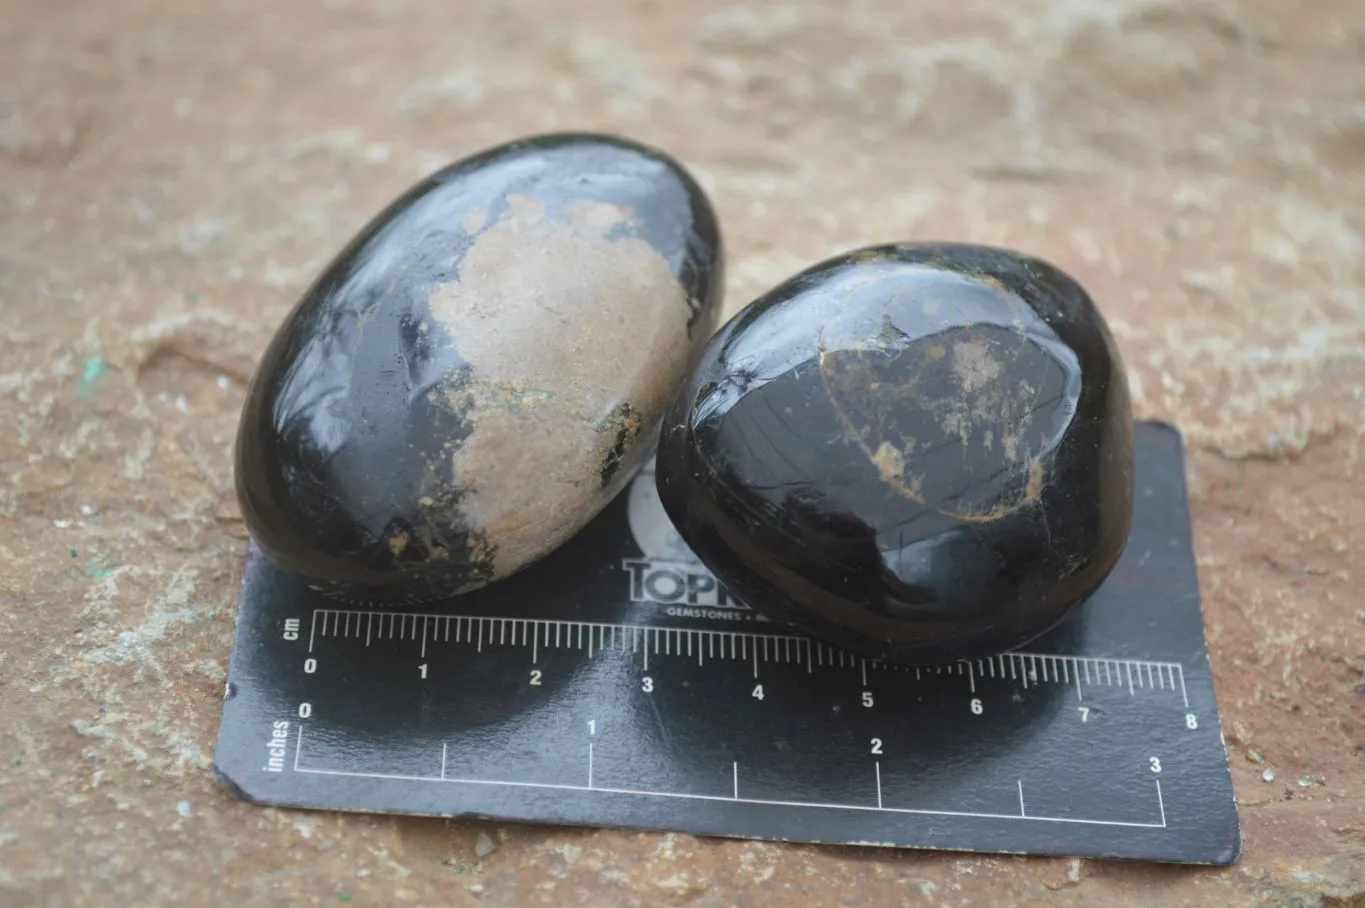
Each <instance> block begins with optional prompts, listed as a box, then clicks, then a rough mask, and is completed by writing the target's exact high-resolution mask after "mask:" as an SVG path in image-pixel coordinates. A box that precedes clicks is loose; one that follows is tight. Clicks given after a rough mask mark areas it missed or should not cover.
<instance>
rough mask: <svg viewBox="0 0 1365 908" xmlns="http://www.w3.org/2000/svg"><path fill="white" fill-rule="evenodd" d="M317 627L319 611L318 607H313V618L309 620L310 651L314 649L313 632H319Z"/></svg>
mask: <svg viewBox="0 0 1365 908" xmlns="http://www.w3.org/2000/svg"><path fill="white" fill-rule="evenodd" d="M317 629H318V611H317V609H313V620H312V621H310V622H308V652H310V653H311V652H312V651H313V634H315V633H316V632H317Z"/></svg>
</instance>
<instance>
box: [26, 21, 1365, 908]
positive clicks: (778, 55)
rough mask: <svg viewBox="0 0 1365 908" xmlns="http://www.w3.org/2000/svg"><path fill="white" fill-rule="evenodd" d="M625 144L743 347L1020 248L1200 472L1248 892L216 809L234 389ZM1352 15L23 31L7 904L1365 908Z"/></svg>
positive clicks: (1364, 523) (1238, 873) (233, 544)
mask: <svg viewBox="0 0 1365 908" xmlns="http://www.w3.org/2000/svg"><path fill="white" fill-rule="evenodd" d="M560 128H589V129H605V130H613V131H619V132H622V133H625V134H627V135H631V136H634V137H636V138H639V139H643V140H645V141H648V142H652V143H656V144H658V145H660V146H663V147H665V148H667V149H669V150H670V151H672V152H673V153H674V154H676V155H678V156H679V157H680V158H682V159H683V160H684V161H686V162H687V163H688V165H689V166H690V167H692V168H693V169H694V170H695V172H696V173H697V174H698V176H699V177H700V178H701V179H702V181H703V183H704V184H705V186H706V188H707V189H708V191H709V192H710V193H711V195H712V198H713V200H714V201H715V203H716V205H717V207H718V209H719V211H720V214H721V217H722V219H723V224H724V226H725V231H726V238H727V240H728V250H729V262H730V267H729V278H730V279H729V290H728V311H731V312H733V311H734V310H735V309H737V308H738V307H739V306H741V305H743V303H744V302H746V301H747V300H748V299H750V298H751V297H753V296H754V295H756V294H757V293H758V292H760V291H761V290H763V289H764V288H766V287H767V286H769V285H771V284H773V283H775V282H777V281H779V280H781V279H782V278H784V277H785V276H787V275H789V274H790V273H792V272H794V271H795V270H797V269H799V268H801V267H804V266H805V265H807V264H810V263H813V262H814V261H816V260H818V259H820V258H822V257H824V256H826V255H828V254H831V253H834V252H836V251H839V250H843V249H848V248H852V247H855V246H858V245H862V244H865V243H871V242H877V241H887V240H896V239H960V240H970V241H979V242H989V243H1000V244H1006V245H1012V246H1016V247H1019V248H1022V249H1025V250H1027V251H1029V252H1032V253H1035V254H1038V255H1041V256H1043V257H1046V258H1049V259H1051V260H1053V261H1055V262H1056V263H1057V264H1059V265H1061V266H1062V267H1063V268H1065V269H1066V270H1068V271H1070V272H1071V273H1073V274H1074V275H1075V276H1077V277H1078V278H1079V279H1080V280H1081V281H1082V282H1083V283H1084V284H1085V285H1086V286H1087V287H1088V288H1089V289H1090V290H1091V292H1092V293H1093V295H1094V296H1095V298H1096V299H1097V300H1098V301H1099V302H1100V304H1101V306H1102V307H1103V308H1104V310H1105V312H1106V313H1107V315H1108V317H1109V318H1110V320H1111V323H1112V325H1113V326H1114V328H1115V331H1116V333H1117V336H1118V337H1119V339H1120V341H1121V344H1122V347H1123V351H1124V354H1125V356H1126V359H1127V362H1128V365H1129V367H1130V369H1131V372H1132V376H1133V383H1134V389H1135V395H1136V404H1137V407H1138V410H1139V413H1140V415H1142V416H1150V417H1160V418H1163V419H1168V420H1171V421H1173V422H1175V423H1176V424H1177V425H1178V426H1179V427H1180V428H1181V429H1182V430H1183V431H1184V433H1185V434H1186V437H1187V440H1188V442H1189V445H1190V455H1189V461H1190V462H1189V468H1190V471H1191V484H1192V492H1193V496H1194V500H1193V508H1194V518H1195V535H1196V545H1197V547H1198V552H1199V557H1200V581H1201V584H1202V586H1203V592H1204V596H1205V618H1206V624H1207V628H1208V635H1209V643H1210V648H1211V654H1212V664H1213V671H1214V675H1215V680H1216V683H1217V686H1218V692H1219V695H1220V699H1221V705H1222V709H1223V716H1224V723H1225V728H1226V732H1227V743H1228V747H1229V751H1230V757H1231V760H1232V770H1233V776H1234V781H1235V784H1236V789H1237V794H1238V800H1239V802H1240V804H1241V812H1242V820H1243V834H1244V855H1243V859H1242V861H1241V863H1240V864H1238V865H1237V866H1235V867H1232V868H1228V869H1223V870H1199V869H1189V868H1168V867H1155V866H1134V865H1118V864H1110V863H1103V862H1094V861H1068V860H1050V859H1035V860H1028V859H1022V858H1001V857H987V856H975V855H965V854H934V853H913V852H886V851H879V850H866V849H852V848H848V849H839V848H814V847H796V846H779V845H771V844H756V843H748V842H733V841H712V840H703V839H696V838H692V837H687V836H679V835H671V836H661V835H652V834H630V833H622V832H611V831H597V830H583V829H563V830H560V829H551V828H548V827H519V826H510V825H509V826H498V825H495V824H490V823H473V822H470V823H447V822H442V821H438V820H422V819H394V818H385V817H364V816H338V815H334V814H325V813H302V812H287V811H279V810H273V809H262V808H258V807H251V806H248V805H246V804H243V803H239V802H237V801H235V800H233V799H232V798H231V797H229V796H228V795H227V794H225V793H224V792H223V791H222V790H220V789H219V788H218V787H217V785H216V784H215V782H214V780H213V778H212V774H211V772H210V770H209V758H210V755H211V753H212V749H213V743H214V737H215V734H216V728H217V720H218V715H219V707H220V701H219V696H220V693H221V690H222V685H223V680H224V671H225V667H226V664H227V659H228V654H229V650H230V645H231V638H232V631H233V619H234V610H235V603H236V596H237V587H238V583H239V581H240V572H241V567H242V554H243V545H244V532H243V528H242V524H241V521H240V519H239V516H238V513H237V509H236V503H235V499H234V496H233V494H232V487H231V465H230V458H229V452H230V448H231V443H232V438H233V433H234V430H235V420H236V416H237V412H238V409H239V407H240V405H241V402H242V398H243V393H244V385H245V382H246V381H247V380H248V378H249V375H250V372H251V369H252V367H253V364H254V360H255V358H256V356H257V355H258V354H259V353H260V352H261V350H262V349H263V347H264V345H265V343H266V342H267V340H268V338H269V336H270V334H271V332H272V331H273V330H274V328H275V326H276V325H277V324H278V323H279V320H280V319H281V318H282V316H283V315H284V314H285V312H286V311H287V310H288V309H289V308H290V307H291V306H292V304H293V303H294V301H295V300H296V298H297V296H298V295H299V293H300V292H301V291H302V290H303V288H304V286H305V285H306V284H307V282H308V281H309V280H310V279H311V278H312V277H313V275H314V274H315V273H316V272H317V270H318V269H319V268H320V267H321V266H322V265H323V264H324V263H325V262H326V261H327V260H328V259H329V258H330V257H331V255H332V254H333V253H334V252H335V251H336V250H337V249H338V248H339V247H340V245H341V244H342V243H343V242H344V241H345V240H346V239H347V238H349V236H350V235H351V234H352V233H353V232H354V231H355V230H356V229H357V228H359V226H360V225H361V224H362V223H363V222H364V221H365V220H367V219H368V218H369V217H370V215H371V214H373V213H374V212H375V211H376V210H377V209H378V208H379V207H381V206H382V205H383V204H384V203H385V202H387V201H388V200H389V199H390V198H391V197H392V196H394V195H395V194H397V193H398V192H400V191H401V190H402V189H404V188H406V186H407V185H409V184H410V183H411V182H412V181H414V180H415V179H416V178H418V177H420V176H422V175H423V174H425V173H426V172H428V171H430V170H432V169H434V168H436V167H438V166H440V165H442V164H444V163H446V162H448V161H450V160H453V159H455V158H458V157H460V156H463V155H465V154H468V153H470V152H473V151H475V150H477V149H479V148H482V147H484V146H487V145H491V144H494V143H498V142H502V141H504V140H506V139H509V138H512V137H514V136H517V135H520V134H525V133H529V132H537V131H542V130H551V129H560ZM1363 206H1365V5H1363V4H1362V2H1361V0H1299V2H1292V3H1291V2H1287V0H1189V2H1185V0H1089V2H1086V0H1011V2H1008V3H1002V2H998V0H916V2H908V0H884V2H873V0H840V2H836V3H831V2H822V0H811V2H806V3H798V2H790V3H727V2H723V0H722V2H715V3H712V2H708V0H671V2H643V0H642V2H636V3H630V4H624V3H620V2H613V0H565V2H554V0H543V2H531V0H512V2H502V3H495V2H468V0H290V2H288V3H279V2H274V0H203V2H198V3H181V2H176V0H106V2H78V0H0V516H3V520H4V522H3V530H0V902H3V903H4V904H7V905H30V904H33V905H49V904H50V905H66V904H80V903H101V904H128V905H159V904H172V903H175V902H179V903H181V904H185V905H217V904H232V905H237V904H248V903H254V904H322V905H326V904H333V903H339V902H353V903H357V904H376V905H379V904H394V903H400V904H402V903H411V904H425V905H447V904H454V905H466V904H476V903H478V904H495V905H496V904H509V905H510V904H536V903H539V902H542V901H543V902H547V903H553V902H563V903H565V904H594V905H654V904H676V905H694V906H722V905H765V904H777V903H783V904H785V903H787V902H786V901H784V900H788V899H793V898H798V897H799V898H803V899H805V900H806V903H807V904H815V905H830V906H835V905H855V904H878V905H901V904H904V905H953V906H959V905H975V906H984V905H1041V904H1049V905H1063V906H1065V905H1078V904H1119V903H1120V902H1121V901H1122V903H1126V904H1134V905H1163V906H1165V905H1267V906H1281V905H1296V906H1298V905H1302V906H1335V908H1343V906H1362V905H1365V604H1362V596H1361V593H1360V591H1359V590H1358V587H1357V584H1359V583H1360V582H1361V581H1362V579H1363V578H1362V576H1361V575H1362V566H1365V502H1362V494H1361V493H1362V491H1365V482H1362V479H1361V476H1360V473H1361V472H1362V470H1365V467H1362V465H1360V463H1359V460H1360V448H1361V438H1362V426H1363V425H1365V420H1363V419H1362V403H1363V401H1362V395H1363V394H1365V207H1363Z"/></svg>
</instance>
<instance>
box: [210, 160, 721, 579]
mask: <svg viewBox="0 0 1365 908" xmlns="http://www.w3.org/2000/svg"><path fill="white" fill-rule="evenodd" d="M721 262H722V254H721V245H720V237H719V233H718V230H717V225H716V221H715V217H714V215H713V213H712V210H711V207H710V204H709V203H708V201H707V199H706V198H705V196H704V194H703V193H702V191H701V190H700V189H699V188H698V186H697V185H696V183H695V182H694V181H693V179H692V178H691V177H690V176H689V175H688V174H687V173H686V171H685V170H684V169H683V168H682V167H681V166H680V165H679V164H677V162H675V161H673V160H672V159H670V158H669V157H667V156H665V155H663V154H662V153H660V152H658V151H655V150H652V149H649V148H645V147H643V146H640V145H637V144H634V143H631V142H627V141H624V140H620V139H615V138H609V137H604V136H593V135H578V134H565V135H552V136H544V137H539V138H535V139H530V140H526V141H521V142H516V143H512V144H509V145H506V146H501V147H498V148H494V149H491V150H488V151H486V152H484V153H482V154H480V155H478V156H475V157H473V158H470V159H467V160H465V161H461V162H459V163H456V164H454V165H452V166H450V167H448V168H446V169H445V170H442V171H440V172H439V173H436V174H435V175H433V176H431V177H429V178H428V179H426V180H425V181H423V182H421V183H419V184H418V185H417V186H415V187H413V188H412V189H411V190H410V191H408V192H407V193H406V194H405V195H403V196H402V197H401V198H400V199H398V200H397V201H396V202H394V203H393V204H392V205H391V206H390V207H389V208H388V209H387V210H385V211H384V212H382V213H381V214H380V215H378V216H377V217H376V218H375V219H374V220H373V221H372V222H371V223H370V224H369V225H368V226H366V227H365V228H364V229H363V230H362V231H361V233H360V234H359V235H358V236H357V237H356V238H355V239H354V240H352V241H351V243H350V244H349V245H348V246H347V247H346V248H345V249H344V250H343V251H342V252H341V253H340V254H339V255H338V257H337V258H336V259H335V260H334V261H333V262H332V263H331V264H330V265H329V266H328V267H327V268H326V269H325V270H324V272H323V273H322V275H321V277H319V278H318V279H317V281H316V283H315V284H314V285H313V286H312V287H311V288H310V289H309V290H308V291H307V293H306V294H305V295H304V297H303V299H302V300H301V301H300V303H299V304H298V306H297V307H296V308H295V310H294V311H293V313H291V314H290V316H289V317H288V319H287V320H286V321H285V323H284V325H283V326H282V327H281V328H280V330H279V333H278V334H277V335H276V337H275V339H274V341H273V342H272V343H271V345H270V347H269V349H268V350H267V352H266V354H265V357H264V359H263V360H262V362H261V364H260V367H259V370H258V372H257V375H256V378H255V380H254V381H253V383H252V387H251V391H250V394H249V396H248V399H247V403H246V408H245V410H244V412H243V415H242V421H241V426H240V430H239V434H238V440H237V490H238V497H239V500H240V502H241V506H242V511H243V514H244V515H245V518H246V521H247V526H248V528H249V530H250V532H251V533H252V535H253V536H254V537H255V539H256V540H257V542H258V543H259V544H260V546H261V549H262V551H263V552H265V553H266V555H267V556H268V557H269V558H271V559H272V560H274V561H276V562H277V563H279V564H280V565H281V566H283V567H285V568H286V569H289V570H291V571H294V572H296V573H299V574H301V575H303V576H305V577H307V578H308V579H310V580H311V581H313V582H314V583H315V585H317V586H320V587H322V588H324V589H327V590H329V591H333V592H339V593H341V594H343V595H345V596H348V597H350V598H357V599H387V598H397V599H424V598H430V597H433V596H437V595H443V594H449V593H457V592H462V591H465V590H469V589H474V588H476V587H479V586H483V585H485V584H487V583H490V582H492V581H495V580H497V579H499V578H501V577H505V576H507V575H508V574H510V573H512V572H514V571H516V570H518V569H519V568H521V567H523V566H525V565H527V564H529V563H531V562H533V561H535V560H536V559H538V558H540V557H541V556H543V555H545V554H546V553H548V552H549V551H551V550H552V549H554V548H555V547H556V546H558V545H559V544H560V543H562V542H563V541H564V540H566V539H567V538H569V536H571V535H572V534H573V533H574V532H575V531H577V530H578V529H579V528H581V527H582V526H583V525H584V524H585V523H587V522H588V521H589V520H590V519H591V518H592V517H593V516H594V515H596V514H597V513H598V512H599V511H600V510H601V508H602V507H603V506H604V505H605V504H606V503H607V502H608V501H610V500H611V498H612V497H613V496H614V495H615V494H616V493H617V491H618V490H619V489H620V488H621V486H622V485H623V483H624V482H625V481H626V480H627V479H628V478H629V477H630V475H631V474H632V472H633V471H634V470H635V469H636V468H637V467H638V466H639V461H640V458H641V456H642V455H643V454H644V453H646V452H647V450H648V448H649V444H650V442H651V440H652V437H653V434H654V432H655V431H656V430H657V426H658V423H659V420H660V417H661V416H662V413H663V411H664V409H665V407H666V406H667V404H668V402H669V400H670V399H671V398H672V396H673V394H674V392H675V391H676V389H677V388H678V386H679V385H680V384H681V383H682V382H683V381H684V379H685V377H686V375H687V371H688V369H689V367H690V366H691V365H692V364H693V363H694V362H695V361H696V357H697V355H698V353H699V351H700V350H701V347H702V345H703V344H704V343H705V341H706V339H707V337H708V336H709V335H710V333H711V331H712V330H713V329H714V327H715V319H716V315H717V300H718V298H719V295H720V286H721V280H722V273H721V272H722V264H721Z"/></svg>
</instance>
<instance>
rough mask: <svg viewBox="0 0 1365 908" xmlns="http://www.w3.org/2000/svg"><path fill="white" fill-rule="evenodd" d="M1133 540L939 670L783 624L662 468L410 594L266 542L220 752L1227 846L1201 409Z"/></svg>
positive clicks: (784, 816)
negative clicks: (549, 541) (294, 573)
mask: <svg viewBox="0 0 1365 908" xmlns="http://www.w3.org/2000/svg"><path fill="white" fill-rule="evenodd" d="M1136 440H1137V507H1136V513H1135V515H1134V522H1133V529H1132V535H1131V537H1130V540H1129V543H1128V547H1127V549H1126V551H1125V553H1124V555H1123V558H1122V560H1121V561H1120V563H1119V565H1118V566H1117V567H1116V568H1115V570H1114V572H1113V573H1112V574H1111V576H1110V577H1109V579H1108V580H1107V581H1106V582H1105V584H1104V586H1103V587H1102V588H1101V589H1100V591H1098V592H1097V593H1096V594H1095V596H1094V597H1093V598H1092V599H1091V600H1090V601H1089V602H1088V603H1087V604H1086V605H1085V606H1084V607H1083V608H1082V609H1080V610H1078V612H1077V613H1076V614H1075V615H1074V616H1073V617H1072V618H1071V619H1068V621H1067V622H1065V623H1064V624H1063V625H1062V626H1060V627H1058V628H1057V629H1056V630H1055V631H1053V632H1051V633H1049V634H1048V635H1047V636H1046V637H1044V638H1041V639H1039V640H1037V641H1035V642H1034V643H1032V644H1030V645H1029V646H1028V647H1027V651H1023V652H1015V653H1010V654H1004V655H999V656H995V657H992V658H989V659H978V660H974V661H970V662H958V663H954V664H951V665H944V666H942V667H938V668H929V669H913V668H911V669H902V668H895V667H891V666H887V665H882V664H879V663H877V662H873V661H867V660H863V659H860V658H858V657H856V656H853V655H850V654H848V653H846V652H842V651H840V650H837V649H833V648H831V647H829V646H827V645H824V644H822V643H819V642H816V641H813V640H810V639H807V638H805V637H801V636H796V635H793V634H791V633H788V632H787V631H785V630H784V629H782V628H780V627H778V626H775V625H772V624H770V623H768V622H765V621H763V620H762V619H761V618H760V617H758V616H757V615H755V614H754V613H753V612H751V611H749V610H748V609H747V608H746V607H745V606H744V605H743V604H742V603H740V602H738V601H736V600H735V599H734V598H733V597H731V596H729V595H727V593H726V592H725V590H724V589H722V588H720V587H719V586H718V585H717V584H716V582H715V580H714V578H713V577H712V576H711V575H710V574H709V573H707V571H706V570H705V569H704V568H703V567H702V566H701V565H700V564H698V563H697V562H696V561H695V559H694V558H693V557H692V555H691V554H690V552H689V551H688V550H687V549H686V547H685V546H683V545H682V544H681V543H680V541H679V540H678V538H677V536H676V534H675V533H674V532H673V529H672V527H671V526H670V525H669V523H668V521H667V519H666V518H665V517H664V516H663V511H662V509H661V508H660V506H659V503H658V499H657V497H656V496H655V494H654V491H653V489H654V485H653V476H652V475H650V474H649V473H647V472H646V473H643V474H641V476H640V477H639V478H637V479H636V481H635V482H634V484H633V485H632V486H631V487H630V488H629V489H628V490H627V492H626V493H624V494H623V495H621V496H620V498H618V499H617V500H616V501H615V502H613V504H612V505H611V506H610V507H609V508H608V509H607V510H606V511H605V512H604V513H603V514H602V515H601V516H600V517H599V518H598V519H597V520H596V521H595V522H594V523H592V524H591V525H590V526H589V527H588V528H587V529H585V530H584V531H583V532H582V533H580V534H579V535H578V536H577V537H575V538H574V539H573V540H572V541H571V542H570V543H568V544H567V545H565V546H564V547H563V548H561V549H560V550H559V551H557V552H555V553H554V554H553V555H551V556H550V557H549V558H547V559H546V560H545V561H543V562H542V563H540V564H539V565H537V566H535V567H533V568H530V569H528V570H526V571H524V572H522V573H521V574H519V575H516V576H514V577H512V578H509V579H507V580H505V581H503V582H500V583H498V584H496V585H494V586H491V587H489V588H487V589H485V590H482V591H479V592H477V593H474V594H469V595H466V596H463V597H460V598H459V599H458V600H449V601H445V602H439V603H432V604H427V605H423V606H420V607H414V608H412V609H406V610H403V609H397V608H393V607H374V608H370V607H366V606H363V605H353V604H345V603H340V602H337V601H333V600H329V599H326V598H323V597H322V596H320V595H318V594H317V593H315V592H313V591H311V590H309V589H308V587H307V586H305V585H303V584H302V583H300V582H299V581H297V580H295V579H293V578H292V577H290V576H288V575H286V574H284V573H282V572H280V571H278V570H276V569H275V568H273V567H272V566H271V565H270V564H269V563H268V562H267V561H266V560H265V559H264V558H262V557H261V556H260V555H259V553H257V552H256V551H255V550H254V549H252V550H250V552H249V555H248V561H247V568H246V576H245V581H244V585H243V590H242V599H241V606H240V610H239V614H238V619H237V621H238V623H237V638H236V643H235V646H234V649H233V654H232V664H231V669H230V671H229V679H228V684H227V690H226V692H225V697H226V700H225V703H224V706H223V718H222V726H221V730H220V735H219V741H218V749H217V753H216V757H215V765H216V768H217V771H218V773H219V775H220V778H221V779H222V780H223V781H224V782H225V784H227V785H228V786H229V787H230V788H231V789H232V790H233V791H235V792H236V793H238V794H240V795H241V796H242V797H245V798H247V799H250V800H252V801H256V802H259V803H263V804H277V805H287V806H296V807H313V808H325V809H334V810H363V811H382V812H392V813H412V814H426V815H439V816H478V817H492V818H498V819H504V820H525V821H533V822H547V823H571V824H588V825H600V826H617V827H631V828H645V829H659V830H670V831H681V832H690V833H697V834H702V835H721V836H737V837H750V838H761V839H776V840H790V841H803V842H829V843H859V844H875V845H889V846H903V847H920V848H944V849H961V850H969V851H999V852H1012V853H1032V854H1052V855H1068V856H1083V857H1109V858H1127V859H1145V860H1157V861H1173V862H1183V863H1203V864H1227V863H1231V862H1232V861H1234V860H1236V858H1237V854H1238V851H1239V847H1240V846H1239V834H1238V825H1237V810H1236V805H1235V803H1234V800H1233V792H1232V782H1231V778H1230V774H1229V771H1228V765H1227V756H1226V752H1225V750H1224V745H1223V740H1222V735H1221V731H1220V728H1219V720H1218V709H1217V705H1216V703H1215V700H1214V692H1213V684H1212V679H1211V677H1210V674H1209V668H1208V655H1207V652H1206V649H1205V643H1204V633H1203V622H1202V617H1201V614H1200V602H1199V590H1198V585H1197V582H1196V577H1195V564H1194V553H1193V547H1192V544H1191V538H1190V518H1189V510H1188V503H1187V499H1186V492H1185V477H1184V458H1183V450H1182V445H1181V440H1180V436H1179V434H1178V433H1177V432H1175V431H1174V430H1173V429H1171V428H1170V427H1168V426H1164V425H1160V424H1155V423H1140V424H1139V425H1138V428H1137V436H1136Z"/></svg>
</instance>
